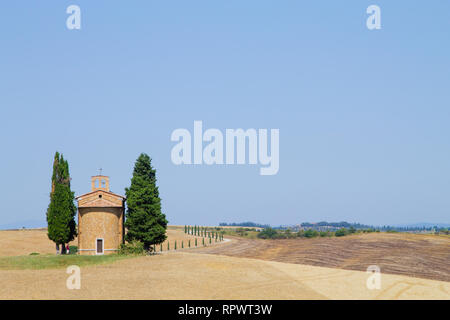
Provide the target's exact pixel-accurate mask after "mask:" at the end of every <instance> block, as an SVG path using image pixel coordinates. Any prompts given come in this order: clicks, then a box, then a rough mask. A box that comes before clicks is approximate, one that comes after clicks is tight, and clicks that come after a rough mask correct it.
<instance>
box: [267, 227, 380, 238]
mask: <svg viewBox="0 0 450 320" xmlns="http://www.w3.org/2000/svg"><path fill="white" fill-rule="evenodd" d="M371 232H380V231H379V230H376V229H372V228H367V229H359V230H357V229H356V228H354V227H350V228H340V229H338V230H336V231H317V230H314V229H307V230H299V231H297V232H293V231H292V230H291V229H289V228H288V229H285V230H281V229H274V228H265V229H264V230H262V231H261V232H259V233H258V238H260V239H293V238H316V237H343V236H346V235H350V234H357V233H371Z"/></svg>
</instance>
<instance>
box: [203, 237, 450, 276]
mask: <svg viewBox="0 0 450 320" xmlns="http://www.w3.org/2000/svg"><path fill="white" fill-rule="evenodd" d="M232 240H233V241H232V242H231V243H226V244H223V245H221V246H216V247H210V248H202V249H199V250H198V251H196V252H201V253H208V254H219V255H226V256H233V257H245V258H255V259H261V260H270V261H279V262H286V263H295V264H305V265H313V266H323V267H331V268H339V269H347V270H359V271H365V270H367V267H368V266H370V265H378V266H379V267H380V268H381V272H382V273H383V274H384V273H390V274H398V275H405V276H410V277H417V278H426V279H434V280H442V281H450V237H448V236H435V235H418V234H404V233H370V234H360V235H352V236H345V237H339V238H334V237H333V238H314V239H283V240H260V239H255V240H252V239H244V238H238V237H233V238H232Z"/></svg>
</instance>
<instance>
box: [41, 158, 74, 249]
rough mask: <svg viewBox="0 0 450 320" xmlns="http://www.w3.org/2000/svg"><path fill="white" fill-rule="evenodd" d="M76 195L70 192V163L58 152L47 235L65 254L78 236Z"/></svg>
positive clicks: (53, 175) (54, 168) (54, 163)
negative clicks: (66, 247)
mask: <svg viewBox="0 0 450 320" xmlns="http://www.w3.org/2000/svg"><path fill="white" fill-rule="evenodd" d="M74 197H75V194H74V193H73V192H72V191H71V190H70V174H69V163H68V162H67V161H66V160H64V157H63V156H62V155H60V154H59V153H58V152H56V153H55V157H54V161H53V174H52V186H51V192H50V204H49V206H48V209H47V225H48V230H47V235H48V238H49V239H50V240H52V241H53V242H55V244H56V248H57V250H58V249H59V246H61V247H62V248H61V252H62V253H65V251H66V250H65V244H66V243H68V242H70V241H72V240H73V239H75V236H76V235H77V231H76V223H75V215H76V206H75V203H74V200H75V199H74Z"/></svg>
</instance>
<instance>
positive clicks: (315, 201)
mask: <svg viewBox="0 0 450 320" xmlns="http://www.w3.org/2000/svg"><path fill="white" fill-rule="evenodd" d="M71 4H77V5H79V6H80V8H81V18H82V22H81V27H82V29H81V30H79V31H77V30H74V31H70V30H68V29H67V28H66V18H67V16H68V15H67V14H66V12H65V11H66V8H67V7H68V6H69V5H71ZM371 4H377V5H379V6H380V7H381V19H382V21H381V23H382V29H381V30H376V31H369V30H368V29H367V28H366V18H367V14H366V12H365V11H366V8H367V7H368V6H369V5H371ZM449 33H450V2H448V1H380V0H372V1H363V0H359V1H356V0H355V1H297V0H295V1H294V0H293V1H288V0H283V1H266V0H257V1H256V0H246V1H242V0H232V1H230V0H227V1H224V0H215V1H210V0H202V1H200V0H193V1H181V0H180V1H99V0H96V1H91V0H89V1H87V0H72V1H61V0H58V1H23V0H21V1H19V0H15V1H3V2H2V3H1V4H0V40H1V42H0V107H1V114H2V116H1V126H0V137H1V140H0V147H1V158H0V176H1V179H0V194H1V202H2V208H1V210H0V226H10V227H11V226H19V227H20V226H22V225H25V226H38V225H41V226H45V225H46V223H45V211H46V208H47V205H48V201H49V191H50V176H51V169H52V158H53V155H54V152H55V151H56V150H58V151H60V152H62V153H63V154H64V156H65V157H66V158H67V159H68V160H69V164H70V170H71V176H72V188H73V190H74V191H75V192H76V194H77V195H79V194H82V193H85V192H88V191H89V188H90V176H91V175H95V174H97V173H98V168H99V167H102V168H103V169H104V171H103V173H104V174H106V175H109V176H110V177H111V187H112V191H114V192H116V193H120V194H124V188H125V187H126V186H128V185H129V183H130V178H131V174H132V169H133V165H134V161H135V159H136V158H137V157H138V155H139V153H141V152H145V153H148V154H149V155H150V156H151V157H152V158H153V165H154V166H155V167H156V169H157V174H158V183H159V187H160V193H161V198H162V205H163V209H164V212H165V213H166V215H167V217H168V219H169V222H170V223H172V224H203V225H206V224H217V223H219V222H222V221H223V222H238V221H248V220H250V221H255V222H261V223H269V224H273V225H279V224H290V223H298V222H302V221H320V220H328V221H342V220H347V221H354V222H362V223H368V224H376V225H378V224H399V223H416V222H424V221H428V222H444V223H448V222H449V221H450V218H449V217H450V125H449V122H450V58H449V57H450V41H449ZM194 120H202V121H203V124H204V127H205V128H218V129H220V130H223V131H225V129H226V128H244V129H247V128H268V129H270V128H279V129H280V171H279V173H278V174H277V175H275V176H261V175H259V166H250V165H244V166H206V165H203V166H175V165H174V164H172V162H171V159H170V151H171V148H172V147H173V145H174V143H173V142H171V141H170V135H171V133H172V131H173V130H174V129H177V128H187V129H189V130H191V131H192V126H193V121H194Z"/></svg>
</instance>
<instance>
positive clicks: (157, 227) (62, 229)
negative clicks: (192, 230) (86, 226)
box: [47, 152, 168, 253]
mask: <svg viewBox="0 0 450 320" xmlns="http://www.w3.org/2000/svg"><path fill="white" fill-rule="evenodd" d="M70 180H71V178H70V174H69V164H68V162H67V160H65V159H64V157H63V155H60V154H59V153H58V152H56V154H55V157H54V161H53V174H52V184H51V192H50V204H49V206H48V209H47V224H48V238H49V239H50V240H52V241H53V242H55V244H56V250H57V253H58V252H59V247H60V246H62V248H61V253H65V244H67V243H69V242H70V241H72V240H73V239H75V236H76V235H77V230H76V223H75V215H76V211H77V210H76V206H75V203H74V200H75V194H74V192H72V191H71V189H70ZM125 194H126V197H127V200H126V205H127V211H126V215H125V218H126V221H125V227H126V228H127V234H126V235H125V239H126V240H127V241H128V242H131V241H133V240H138V241H141V242H142V243H143V244H144V249H145V250H146V251H151V250H152V248H154V245H156V244H160V243H162V242H164V241H165V240H166V238H167V235H166V229H167V224H168V221H167V219H166V216H165V215H164V214H163V213H162V212H161V199H160V197H159V190H158V187H157V186H156V170H155V169H154V168H153V167H152V165H151V158H150V157H149V156H148V155H147V154H145V153H142V154H141V155H140V156H139V157H138V159H137V160H136V162H135V165H134V170H133V177H132V178H131V185H130V187H129V188H126V189H125Z"/></svg>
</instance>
